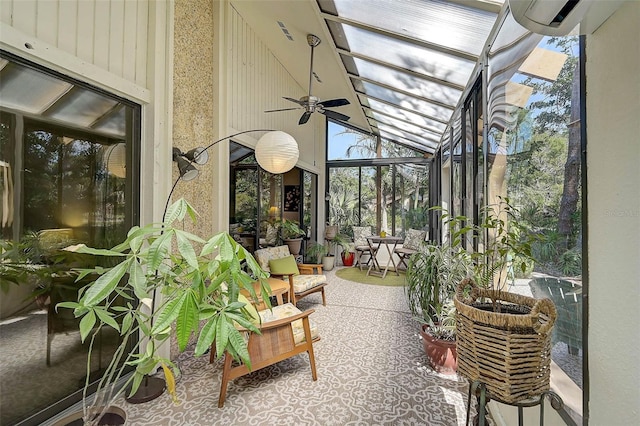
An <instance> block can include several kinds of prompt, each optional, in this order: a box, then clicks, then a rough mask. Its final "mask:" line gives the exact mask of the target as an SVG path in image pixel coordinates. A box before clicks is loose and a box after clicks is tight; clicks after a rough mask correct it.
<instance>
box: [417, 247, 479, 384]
mask: <svg viewBox="0 0 640 426" xmlns="http://www.w3.org/2000/svg"><path fill="white" fill-rule="evenodd" d="M452 244H453V245H449V244H443V245H440V246H438V245H423V246H422V247H421V248H420V250H418V251H417V252H416V253H414V254H413V255H412V256H411V257H410V258H409V263H408V267H407V272H406V286H405V293H406V295H407V299H408V302H409V309H410V310H411V313H412V314H413V317H414V319H416V320H417V321H418V322H420V323H421V324H422V330H421V334H422V339H423V345H424V347H425V352H426V354H427V357H428V358H429V363H430V364H431V366H432V368H434V370H436V371H438V372H442V373H453V372H455V365H456V350H455V325H454V324H452V321H451V318H452V315H454V313H455V308H454V307H452V303H453V295H454V293H455V289H456V285H457V284H458V283H459V282H460V281H461V280H462V279H464V278H465V277H466V276H468V275H469V274H470V273H471V271H472V263H471V257H470V256H469V254H468V253H467V252H466V251H465V250H463V249H462V248H461V247H460V245H459V240H456V239H454V240H453V243H452Z"/></svg>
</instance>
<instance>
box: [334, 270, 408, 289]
mask: <svg viewBox="0 0 640 426" xmlns="http://www.w3.org/2000/svg"><path fill="white" fill-rule="evenodd" d="M336 276H337V277H339V278H342V279H343V280H348V281H355V282H357V283H361V284H371V285H385V286H403V285H404V274H400V276H398V275H396V273H395V272H393V271H389V272H387V275H386V276H385V277H384V278H381V277H378V276H374V275H367V271H366V270H362V271H361V270H360V268H341V269H338V270H336Z"/></svg>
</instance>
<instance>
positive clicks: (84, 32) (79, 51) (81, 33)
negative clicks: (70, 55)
mask: <svg viewBox="0 0 640 426" xmlns="http://www.w3.org/2000/svg"><path fill="white" fill-rule="evenodd" d="M94 5H95V3H94V2H92V1H83V0H79V1H78V14H77V16H78V17H77V20H78V27H77V31H76V36H77V38H78V39H77V41H76V56H77V57H78V58H80V59H82V60H85V61H87V62H93V49H94V42H93V40H94V38H95V33H94V29H95V26H94V19H95V14H94V12H95V7H94Z"/></svg>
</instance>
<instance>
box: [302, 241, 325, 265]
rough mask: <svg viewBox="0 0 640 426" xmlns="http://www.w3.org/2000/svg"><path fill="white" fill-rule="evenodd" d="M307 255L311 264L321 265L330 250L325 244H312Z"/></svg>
mask: <svg viewBox="0 0 640 426" xmlns="http://www.w3.org/2000/svg"><path fill="white" fill-rule="evenodd" d="M305 253H306V256H307V258H308V259H309V261H310V262H311V263H315V264H320V263H322V259H323V258H324V257H326V256H327V255H328V254H329V248H328V247H327V246H325V245H324V244H319V243H316V242H312V243H310V244H309V246H308V247H307V250H306V252H305Z"/></svg>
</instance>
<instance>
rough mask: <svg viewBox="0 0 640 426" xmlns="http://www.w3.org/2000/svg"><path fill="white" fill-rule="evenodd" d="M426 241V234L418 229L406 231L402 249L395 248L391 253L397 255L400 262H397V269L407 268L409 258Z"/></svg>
mask: <svg viewBox="0 0 640 426" xmlns="http://www.w3.org/2000/svg"><path fill="white" fill-rule="evenodd" d="M426 239H427V232H426V231H422V230H420V229H411V228H409V229H407V231H406V233H405V237H404V242H403V243H402V247H396V248H395V250H393V252H394V253H395V254H397V255H398V257H399V258H400V261H399V262H398V268H400V267H401V266H403V267H404V268H405V269H406V268H407V266H408V265H407V260H408V259H409V257H410V256H411V255H412V254H414V253H416V252H417V251H419V250H420V249H421V248H422V247H423V246H424V245H425V240H426Z"/></svg>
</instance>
